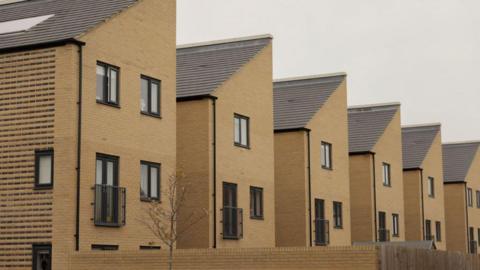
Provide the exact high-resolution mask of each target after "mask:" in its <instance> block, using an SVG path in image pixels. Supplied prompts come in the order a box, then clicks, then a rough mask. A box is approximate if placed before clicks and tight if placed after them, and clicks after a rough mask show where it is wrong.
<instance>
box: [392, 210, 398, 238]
mask: <svg viewBox="0 0 480 270" xmlns="http://www.w3.org/2000/svg"><path fill="white" fill-rule="evenodd" d="M392 224H393V225H392V235H393V236H394V237H398V236H400V222H399V215H398V214H392Z"/></svg>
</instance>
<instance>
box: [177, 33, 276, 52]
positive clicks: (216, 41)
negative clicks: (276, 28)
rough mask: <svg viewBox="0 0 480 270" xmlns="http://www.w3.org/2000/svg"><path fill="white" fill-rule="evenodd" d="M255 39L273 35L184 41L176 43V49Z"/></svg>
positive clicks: (268, 37) (267, 37) (271, 37)
mask: <svg viewBox="0 0 480 270" xmlns="http://www.w3.org/2000/svg"><path fill="white" fill-rule="evenodd" d="M257 39H273V36H272V35H271V34H263V35H255V36H245V37H237V38H228V39H218V40H212V41H202V42H195V43H186V44H180V45H177V49H186V48H195V47H203V46H210V45H219V44H225V43H234V42H241V41H249V40H257Z"/></svg>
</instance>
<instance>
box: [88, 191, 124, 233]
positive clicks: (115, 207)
mask: <svg viewBox="0 0 480 270" xmlns="http://www.w3.org/2000/svg"><path fill="white" fill-rule="evenodd" d="M93 190H94V192H95V199H94V202H93V209H94V214H93V220H94V223H95V225H96V226H107V227H121V226H123V225H125V213H126V209H125V208H126V207H125V203H126V189H125V188H122V187H117V186H111V185H95V186H94V188H93Z"/></svg>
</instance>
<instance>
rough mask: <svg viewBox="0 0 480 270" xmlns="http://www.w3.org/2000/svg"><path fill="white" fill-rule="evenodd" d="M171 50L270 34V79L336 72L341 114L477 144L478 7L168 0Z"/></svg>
mask: <svg viewBox="0 0 480 270" xmlns="http://www.w3.org/2000/svg"><path fill="white" fill-rule="evenodd" d="M177 3H178V6H177V11H178V16H177V20H178V23H177V40H178V43H179V44H184V43H191V42H197V41H207V40H215V39H224V38H232V37H240V36H250V35H257V34H265V33H270V34H272V35H273V36H274V78H282V77H291V76H303V75H314V74H322V73H331V72H338V71H344V72H347V74H348V91H349V95H348V103H349V105H358V104H370V103H379V102H392V101H400V102H401V103H402V122H403V124H420V123H430V122H441V123H442V124H443V139H444V141H458V140H480V106H479V104H480V103H479V102H480V84H479V83H480V82H479V79H480V76H479V74H480V52H479V51H480V29H479V27H480V16H479V14H480V1H478V0H363V1H358V0H178V1H177Z"/></svg>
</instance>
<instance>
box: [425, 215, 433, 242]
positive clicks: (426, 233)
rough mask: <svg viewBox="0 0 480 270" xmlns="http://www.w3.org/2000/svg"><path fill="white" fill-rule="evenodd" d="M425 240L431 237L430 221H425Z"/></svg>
mask: <svg viewBox="0 0 480 270" xmlns="http://www.w3.org/2000/svg"><path fill="white" fill-rule="evenodd" d="M424 226H425V240H427V239H428V238H429V237H430V236H432V221H431V220H430V219H426V220H425V224H424Z"/></svg>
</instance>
